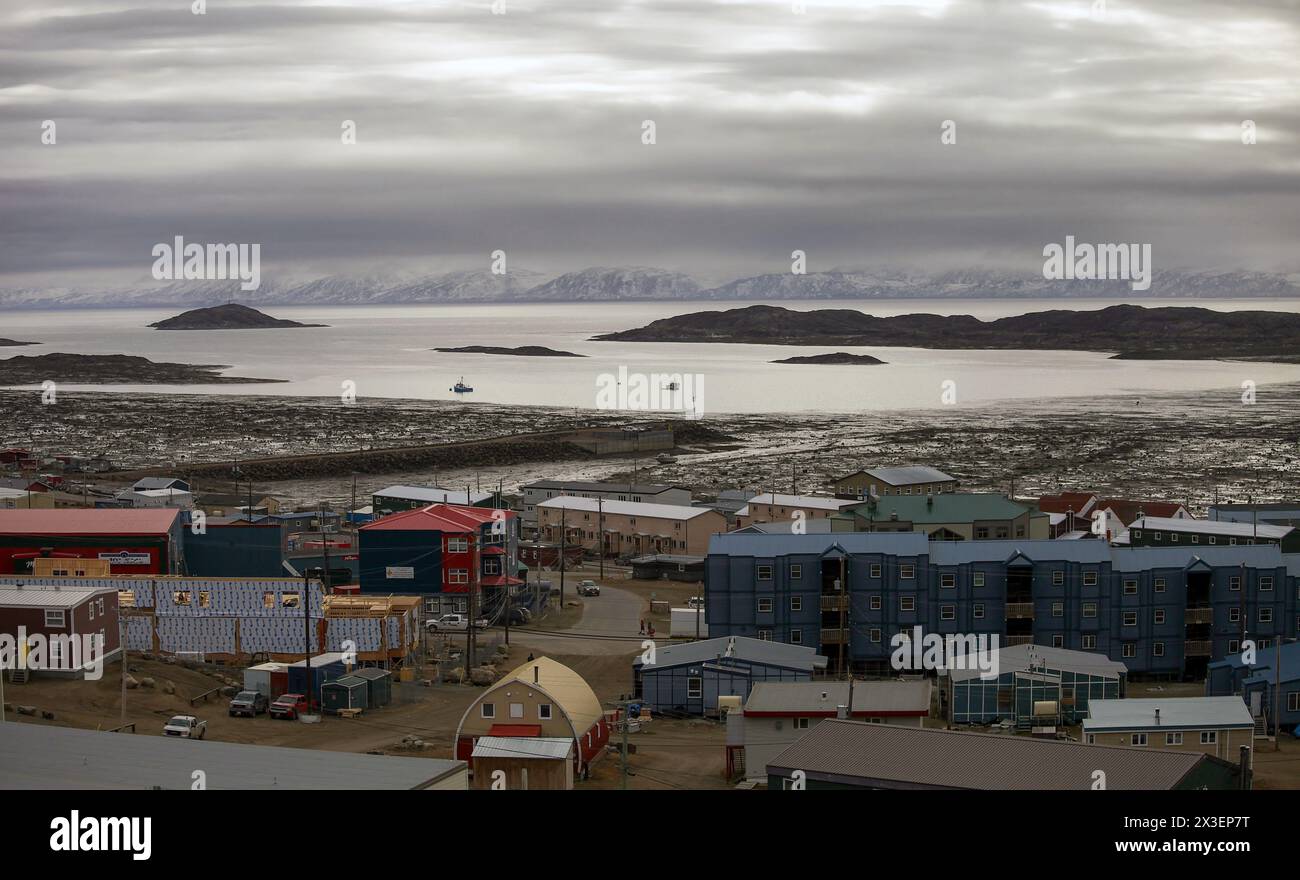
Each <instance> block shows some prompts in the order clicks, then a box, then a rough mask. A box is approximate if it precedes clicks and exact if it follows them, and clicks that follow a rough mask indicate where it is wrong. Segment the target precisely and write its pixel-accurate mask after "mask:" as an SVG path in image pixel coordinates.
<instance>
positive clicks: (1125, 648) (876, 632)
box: [757, 627, 1273, 659]
mask: <svg viewBox="0 0 1300 880" xmlns="http://www.w3.org/2000/svg"><path fill="white" fill-rule="evenodd" d="M866 633H867V641H868V642H870V643H872V644H876V645H878V644H881V643H882V642H883V641H884V630H882V629H881V628H879V627H870V628H868V629H867V630H866ZM899 634H900V635H903V636H904V637H907V636H909V635H910V634H909V633H907V632H906V631H903V630H900V631H899ZM757 635H758V638H759V639H761V640H762V641H765V642H770V641H772V640H773V632H772V630H771V629H762V628H760V629H759V630H758V634H757ZM789 637H790V641H789V644H791V645H802V644H803V643H804V641H803V630H801V629H799V628H797V627H796V628H793V629H791V630H790V636H789ZM1051 646H1052V647H1053V648H1064V647H1065V646H1066V645H1065V636H1064V635H1063V634H1061V633H1056V634H1054V635H1052V636H1051ZM1272 646H1273V640H1272V639H1256V640H1255V648H1256V650H1259V651H1263V650H1267V649H1268V648H1271V647H1272ZM1079 650H1081V651H1095V650H1097V636H1096V635H1095V634H1093V633H1083V634H1081V635H1080V637H1079ZM1240 652H1241V642H1240V641H1239V640H1238V639H1231V640H1229V642H1228V653H1229V654H1238V653H1240ZM1120 656H1121V657H1123V658H1125V659H1133V658H1135V657H1137V642H1131V641H1129V642H1121V643H1120ZM1151 656H1152V657H1164V656H1165V643H1164V642H1152V643H1151Z"/></svg>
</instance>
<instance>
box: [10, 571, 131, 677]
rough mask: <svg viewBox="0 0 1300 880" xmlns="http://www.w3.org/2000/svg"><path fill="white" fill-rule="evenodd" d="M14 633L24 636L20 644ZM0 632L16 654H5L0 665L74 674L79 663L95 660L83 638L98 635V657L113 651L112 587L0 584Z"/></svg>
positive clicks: (114, 601) (114, 594) (78, 673)
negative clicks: (12, 657) (7, 655)
mask: <svg viewBox="0 0 1300 880" xmlns="http://www.w3.org/2000/svg"><path fill="white" fill-rule="evenodd" d="M20 634H21V635H23V636H25V637H26V640H27V644H26V645H23V644H18V643H19V642H20V639H19V636H20ZM0 636H7V637H8V640H12V641H11V645H12V646H14V647H12V648H11V649H12V650H15V651H16V654H17V657H16V658H14V659H10V658H6V659H5V665H6V666H11V665H12V666H16V667H18V668H26V669H30V670H31V671H32V672H34V673H46V674H51V675H65V676H72V677H80V676H82V675H83V674H84V672H85V668H84V667H85V664H87V663H89V662H92V661H94V660H95V659H96V657H95V656H93V655H91V654H90V648H91V644H90V643H89V642H88V641H87V640H88V639H93V638H95V637H97V636H98V637H100V638H102V639H103V641H102V642H101V643H100V644H101V645H102V654H99V655H98V657H99V658H102V659H103V660H105V661H108V660H112V659H115V658H116V657H117V656H118V653H119V648H120V645H121V642H120V640H119V633H118V612H117V590H116V589H114V588H109V587H89V586H87V587H81V586H72V587H29V586H22V585H14V584H6V585H0ZM33 637H35V638H33ZM37 642H39V643H40V645H41V648H40V653H39V654H38V653H37V649H36V643H37ZM96 650H99V649H96Z"/></svg>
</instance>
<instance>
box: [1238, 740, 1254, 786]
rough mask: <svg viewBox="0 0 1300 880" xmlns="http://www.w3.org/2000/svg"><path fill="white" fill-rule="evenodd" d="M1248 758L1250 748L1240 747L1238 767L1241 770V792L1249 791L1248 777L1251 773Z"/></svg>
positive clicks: (1251, 769) (1249, 779) (1249, 756)
mask: <svg viewBox="0 0 1300 880" xmlns="http://www.w3.org/2000/svg"><path fill="white" fill-rule="evenodd" d="M1250 758H1251V755H1250V746H1242V747H1241V763H1240V765H1239V766H1240V768H1241V790H1242V791H1250V783H1251V778H1250V776H1251V773H1252V772H1253V768H1252V767H1251V760H1250Z"/></svg>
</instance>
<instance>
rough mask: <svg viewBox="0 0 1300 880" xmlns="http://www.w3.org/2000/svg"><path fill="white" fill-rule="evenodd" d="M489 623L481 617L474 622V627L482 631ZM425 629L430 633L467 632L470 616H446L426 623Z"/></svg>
mask: <svg viewBox="0 0 1300 880" xmlns="http://www.w3.org/2000/svg"><path fill="white" fill-rule="evenodd" d="M487 625H488V622H487V621H486V620H485V619H483V618H482V617H480V618H479V619H478V620H476V621H474V626H475V627H478V628H480V629H482V628H485V627H486V626H487ZM424 628H425V629H427V630H428V631H429V632H465V631H466V630H467V629H469V615H468V614H444V615H443V616H442V617H439V618H437V619H435V620H430V621H426V622H425V624H424Z"/></svg>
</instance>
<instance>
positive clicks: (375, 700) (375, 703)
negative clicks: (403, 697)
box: [352, 666, 393, 709]
mask: <svg viewBox="0 0 1300 880" xmlns="http://www.w3.org/2000/svg"><path fill="white" fill-rule="evenodd" d="M352 677H353V678H360V679H363V680H364V681H365V682H366V688H367V697H366V698H367V705H368V707H369V708H371V709H377V708H379V707H380V706H387V705H388V704H389V703H391V702H392V701H393V674H392V673H391V672H389V671H388V670H387V669H380V668H379V667H377V666H366V667H363V668H361V669H354V670H352Z"/></svg>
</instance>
